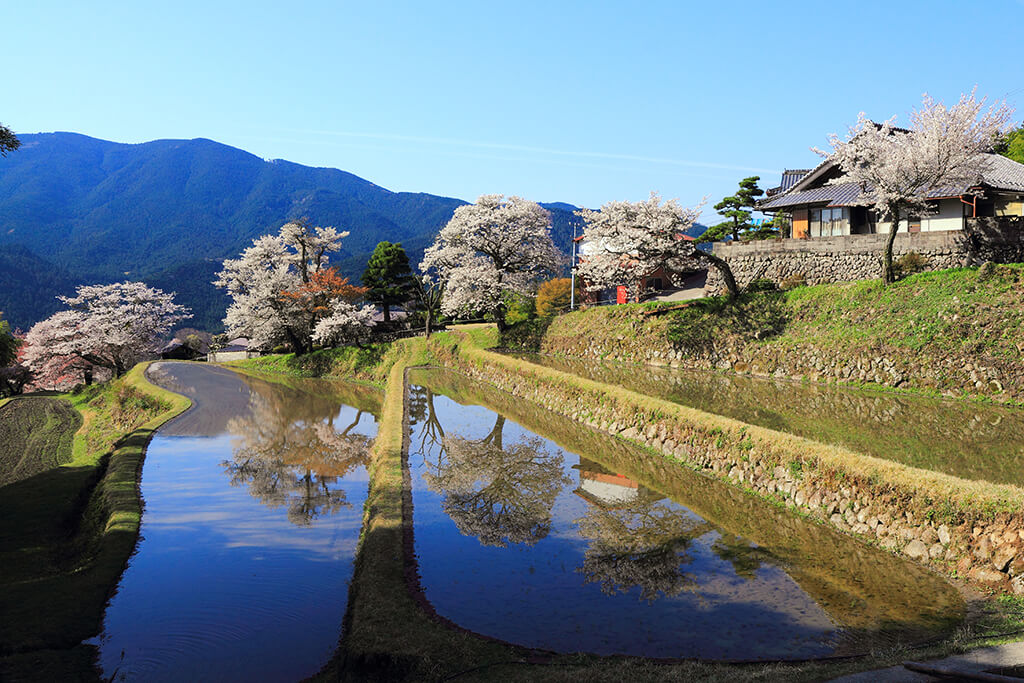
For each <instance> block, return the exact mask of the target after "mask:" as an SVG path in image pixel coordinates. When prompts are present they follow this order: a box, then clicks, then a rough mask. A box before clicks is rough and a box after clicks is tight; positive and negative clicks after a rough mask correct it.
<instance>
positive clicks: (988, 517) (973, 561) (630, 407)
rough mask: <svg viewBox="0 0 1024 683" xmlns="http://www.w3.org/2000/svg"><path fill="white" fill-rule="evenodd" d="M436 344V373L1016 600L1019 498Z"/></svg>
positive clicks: (1023, 530)
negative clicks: (462, 378) (460, 376)
mask: <svg viewBox="0 0 1024 683" xmlns="http://www.w3.org/2000/svg"><path fill="white" fill-rule="evenodd" d="M432 346H433V348H432V351H433V352H434V353H435V355H436V356H438V358H439V359H440V360H442V361H443V362H444V364H446V365H448V366H450V367H454V368H456V369H458V370H460V371H461V372H463V373H465V374H467V375H469V376H470V377H471V378H473V379H475V380H477V381H483V382H488V383H490V384H492V385H494V386H497V387H498V388H500V389H502V390H504V391H506V392H508V393H510V394H512V395H514V396H517V397H519V398H522V399H526V400H530V401H533V402H535V403H537V404H539V405H541V406H543V407H545V408H547V409H548V410H551V411H553V412H555V413H558V414H561V415H563V416H565V417H567V418H569V419H572V420H575V421H577V422H580V423H582V424H586V425H589V426H591V427H594V428H597V429H601V430H603V431H606V432H609V433H611V434H614V435H617V436H619V437H621V438H625V439H628V440H630V441H634V442H636V443H638V444H642V445H644V446H647V447H649V448H651V449H653V450H655V451H657V452H659V453H662V454H664V455H665V456H668V457H670V458H673V459H675V460H677V461H679V462H680V463H682V464H684V465H686V466H689V467H692V468H694V469H696V470H698V471H703V472H705V473H707V474H709V475H711V476H715V477H718V478H721V479H725V480H727V481H730V482H732V483H733V484H735V485H738V486H740V487H742V488H745V489H747V490H748V491H750V492H751V493H753V494H755V495H758V496H760V497H763V498H767V499H772V500H777V501H780V502H782V503H784V504H785V505H786V506H787V507H790V508H793V509H795V510H796V511H799V512H800V513H803V514H806V515H808V516H810V517H813V518H815V519H818V520H820V521H822V522H823V523H826V524H830V525H832V526H834V527H836V528H838V529H840V530H842V531H845V532H848V533H851V534H853V535H856V536H859V537H861V538H862V539H864V540H866V541H868V542H870V543H874V544H877V545H878V546H880V547H882V548H885V549H888V550H890V551H892V552H895V553H898V554H902V555H904V556H905V557H908V558H910V559H911V560H914V561H916V562H919V563H921V564H924V565H927V566H930V567H932V568H934V569H936V570H938V571H940V572H943V573H945V574H947V575H949V576H953V577H960V578H966V579H967V580H968V581H969V582H970V583H971V584H973V585H975V586H977V587H980V588H985V589H991V590H995V591H999V592H1007V593H1016V594H1024V515H1022V505H1021V500H1022V494H1021V491H1020V490H1019V489H1016V488H1014V487H1006V486H994V485H991V486H990V485H984V486H979V485H978V484H977V483H975V482H967V481H964V480H960V479H957V478H955V477H950V476H947V475H943V474H938V473H934V472H930V471H925V470H915V469H913V468H908V467H904V466H902V465H898V464H896V463H892V462H889V461H882V460H878V459H874V458H870V457H867V456H859V455H857V454H854V453H851V452H849V451H844V450H842V449H837V448H834V447H831V446H825V445H823V444H818V443H816V442H812V441H808V440H806V439H801V438H798V437H795V436H792V435H789V434H782V433H779V432H774V431H771V430H767V429H763V428H760V427H756V426H751V425H745V424H743V423H740V422H737V421H735V420H730V419H728V418H724V417H719V416H715V415H709V414H706V413H701V412H699V411H695V410H693V409H690V408H686V407H683V406H679V405H676V404H673V403H669V402H666V401H661V400H658V399H653V398H650V397H645V396H641V395H639V394H633V393H632V392H626V391H622V392H615V393H612V392H609V391H607V387H605V385H601V384H599V383H595V382H591V381H589V380H585V379H582V378H579V377H576V376H573V375H567V374H565V373H560V372H558V371H556V370H551V369H549V368H540V367H539V366H533V365H530V364H527V363H524V362H522V361H518V360H514V359H511V358H508V357H505V356H500V355H497V354H493V353H489V352H486V351H480V350H478V349H472V348H465V349H461V350H460V349H459V347H458V346H456V347H454V348H452V347H447V346H441V345H432ZM982 491H984V493H982Z"/></svg>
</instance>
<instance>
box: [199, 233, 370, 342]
mask: <svg viewBox="0 0 1024 683" xmlns="http://www.w3.org/2000/svg"><path fill="white" fill-rule="evenodd" d="M347 236H348V232H345V231H338V230H336V229H335V228H332V227H326V228H323V227H317V226H313V225H310V224H309V222H308V221H306V220H305V219H300V220H296V221H292V222H290V223H286V224H285V225H284V226H283V227H282V228H281V231H280V232H279V233H278V234H277V235H265V236H263V237H259V238H257V239H255V240H253V243H252V246H251V247H249V248H248V249H246V250H245V251H243V252H242V255H241V256H240V257H239V258H237V259H228V260H225V261H224V267H223V269H222V270H221V271H220V273H218V274H217V280H215V281H214V284H215V285H217V286H218V287H222V288H224V289H226V290H227V291H228V294H229V295H230V296H231V299H232V301H231V304H230V305H229V306H228V310H227V315H226V316H225V318H224V326H225V328H227V332H228V335H230V336H233V337H234V336H244V337H248V338H249V342H250V344H251V346H253V347H254V348H262V349H269V348H271V347H273V346H275V345H277V344H282V343H288V344H289V345H291V347H292V348H293V349H294V351H295V352H296V353H300V354H301V353H305V352H308V351H311V350H312V348H313V343H314V341H316V342H320V343H327V342H328V341H329V340H334V341H340V340H342V339H343V337H344V335H343V334H341V333H340V331H339V330H340V329H341V328H344V327H345V325H344V324H340V323H339V321H342V320H344V321H346V324H347V323H352V324H360V325H362V324H368V323H367V321H368V320H370V319H371V318H372V308H371V307H368V306H364V307H363V308H361V309H358V308H354V307H353V305H352V303H351V301H349V300H348V299H349V298H350V297H349V296H348V290H343V289H338V288H335V289H330V288H323V287H319V288H317V284H318V282H321V281H322V280H323V279H324V278H325V276H326V275H327V271H328V270H329V265H328V261H329V255H330V254H331V253H333V252H336V251H338V250H339V249H341V240H342V239H343V238H345V237H347ZM313 289H315V290H316V291H315V292H313ZM298 292H306V293H315V294H316V295H317V297H319V298H317V301H318V305H316V306H310V305H308V302H307V301H306V298H308V297H305V298H304V297H301V296H296V295H295V293H298ZM353 311H355V313H353ZM335 313H337V315H335ZM328 318H332V319H333V321H334V322H332V323H331V325H330V332H328V331H327V330H328V328H327V327H325V328H324V329H325V331H324V333H323V334H320V335H316V330H317V326H318V324H319V323H320V322H321V321H323V320H325V319H328ZM348 331H349V332H351V331H352V330H351V329H349V330H348ZM315 335H316V337H315V338H314V336H315Z"/></svg>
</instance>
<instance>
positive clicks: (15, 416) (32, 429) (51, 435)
mask: <svg viewBox="0 0 1024 683" xmlns="http://www.w3.org/2000/svg"><path fill="white" fill-rule="evenodd" d="M81 425H82V416H81V415H80V414H79V413H78V411H77V410H75V409H74V407H72V405H71V403H70V402H68V401H66V400H63V399H59V398H51V397H48V396H39V397H24V398H19V399H18V400H16V401H11V402H10V403H9V404H7V405H5V406H4V407H2V408H0V444H4V446H3V448H0V487H2V486H6V485H7V484H10V483H12V482H15V481H20V480H22V479H27V478H28V477H31V476H33V475H35V474H38V473H40V472H43V471H45V470H48V469H51V468H53V467H56V466H57V465H62V464H64V463H66V462H70V461H71V446H72V442H73V441H74V438H75V432H76V431H78V428H79V427H80V426H81Z"/></svg>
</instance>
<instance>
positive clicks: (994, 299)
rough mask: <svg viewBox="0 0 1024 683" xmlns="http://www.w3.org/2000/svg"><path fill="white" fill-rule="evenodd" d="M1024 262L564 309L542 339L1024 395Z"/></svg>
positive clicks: (823, 376) (591, 352) (644, 355)
mask: <svg viewBox="0 0 1024 683" xmlns="http://www.w3.org/2000/svg"><path fill="white" fill-rule="evenodd" d="M1022 329H1024V264H1014V265H999V266H989V267H985V268H982V269H977V268H966V269H954V270H946V271H937V272H931V273H921V274H918V275H914V276H911V277H909V278H907V279H905V280H902V281H900V282H898V283H896V284H894V285H890V286H888V287H885V286H883V285H882V284H881V282H880V281H877V280H869V281H863V282H854V283H842V284H831V285H817V286H814V287H800V288H797V289H793V290H791V291H788V292H767V293H759V294H746V295H743V296H742V297H740V299H739V300H738V301H737V302H736V304H735V305H729V304H727V303H726V302H725V301H724V300H723V299H722V298H717V297H716V298H709V299H702V300H698V301H695V302H693V303H691V304H689V305H687V306H685V307H680V306H678V305H676V306H667V305H665V304H640V305H629V306H609V307H601V308H591V309H588V310H584V311H577V312H574V313H571V314H569V315H564V316H560V317H558V318H556V319H555V320H554V321H553V322H552V323H551V325H550V326H549V327H548V329H547V331H546V333H545V334H544V336H543V339H542V341H541V344H540V347H541V350H543V351H544V352H548V353H555V354H561V355H566V356H576V357H590V358H609V359H617V360H623V361H630V362H655V363H668V362H673V363H679V364H681V365H685V366H690V367H697V368H718V369H721V368H727V369H732V370H736V371H739V372H752V373H755V374H761V375H772V374H778V375H780V376H790V377H796V378H808V379H818V380H824V381H844V382H853V383H857V382H864V383H875V384H880V385H883V386H899V387H901V388H907V389H918V390H925V391H930V392H939V393H946V394H951V395H957V396H960V395H969V396H985V397H994V398H999V399H1000V400H1010V401H1016V402H1020V401H1024V364H1022V363H1021V362H1020V358H1021V354H1022V353H1024V334H1022V332H1021V330H1022Z"/></svg>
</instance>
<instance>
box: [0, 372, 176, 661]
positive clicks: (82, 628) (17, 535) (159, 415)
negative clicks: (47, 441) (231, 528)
mask: <svg viewBox="0 0 1024 683" xmlns="http://www.w3.org/2000/svg"><path fill="white" fill-rule="evenodd" d="M146 365H148V364H142V365H138V366H136V367H135V368H134V369H133V370H132V371H131V372H129V373H128V374H127V375H125V376H124V377H123V378H121V379H120V380H117V381H115V382H112V383H111V384H109V385H105V386H102V387H95V388H89V389H87V390H86V391H84V392H82V393H80V394H77V395H74V396H71V397H69V399H70V400H71V402H72V403H73V404H74V405H75V407H76V408H77V409H78V410H79V411H80V412H81V413H82V416H83V426H82V429H81V430H79V432H78V434H77V435H76V436H75V441H74V446H73V448H72V459H71V461H70V462H69V463H67V464H64V465H62V466H59V467H54V468H51V469H49V470H46V471H43V472H40V473H39V474H36V475H34V476H31V477H28V478H26V479H22V480H20V481H17V482H15V483H12V484H8V485H7V486H4V487H3V488H2V489H0V566H2V567H3V568H4V573H3V578H2V580H0V614H3V615H4V619H3V620H2V621H0V678H5V679H6V678H11V679H36V678H38V677H39V676H40V672H41V671H46V672H48V673H47V675H46V676H44V677H45V678H49V679H51V680H79V679H86V678H94V677H95V676H96V674H95V672H94V671H93V670H92V669H91V661H92V655H93V648H92V647H91V646H84V645H81V642H82V641H83V640H85V639H87V638H89V637H91V636H93V635H95V634H96V633H98V632H99V630H100V628H101V626H102V618H103V608H104V605H105V604H106V601H107V599H108V598H109V597H110V595H111V593H112V591H113V590H114V589H115V587H116V585H117V581H118V579H119V578H120V576H121V572H122V571H123V569H124V566H125V563H126V562H127V560H128V557H129V556H130V555H131V553H132V551H133V550H134V548H135V541H136V538H137V536H138V529H139V519H140V516H141V501H140V499H139V493H138V475H139V471H140V468H141V465H142V460H143V457H144V453H145V448H146V445H147V444H148V443H149V439H150V438H151V436H152V434H153V431H154V430H155V429H156V428H157V427H158V426H159V425H160V424H162V423H163V422H165V421H166V420H168V419H170V418H171V417H173V416H174V415H177V414H179V413H180V412H182V411H184V410H185V409H186V408H187V407H188V406H189V405H190V403H189V401H188V399H186V398H184V397H182V396H178V395H176V394H172V393H171V392H168V391H165V390H163V389H160V388H158V387H155V386H153V385H151V384H149V382H147V381H146V379H145V377H144V375H143V372H144V370H145V367H146ZM20 400H23V399H19V401H20ZM15 403H17V401H16V402H15ZM4 410H6V408H4ZM84 662H89V664H90V666H89V667H88V668H83V663H84Z"/></svg>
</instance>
